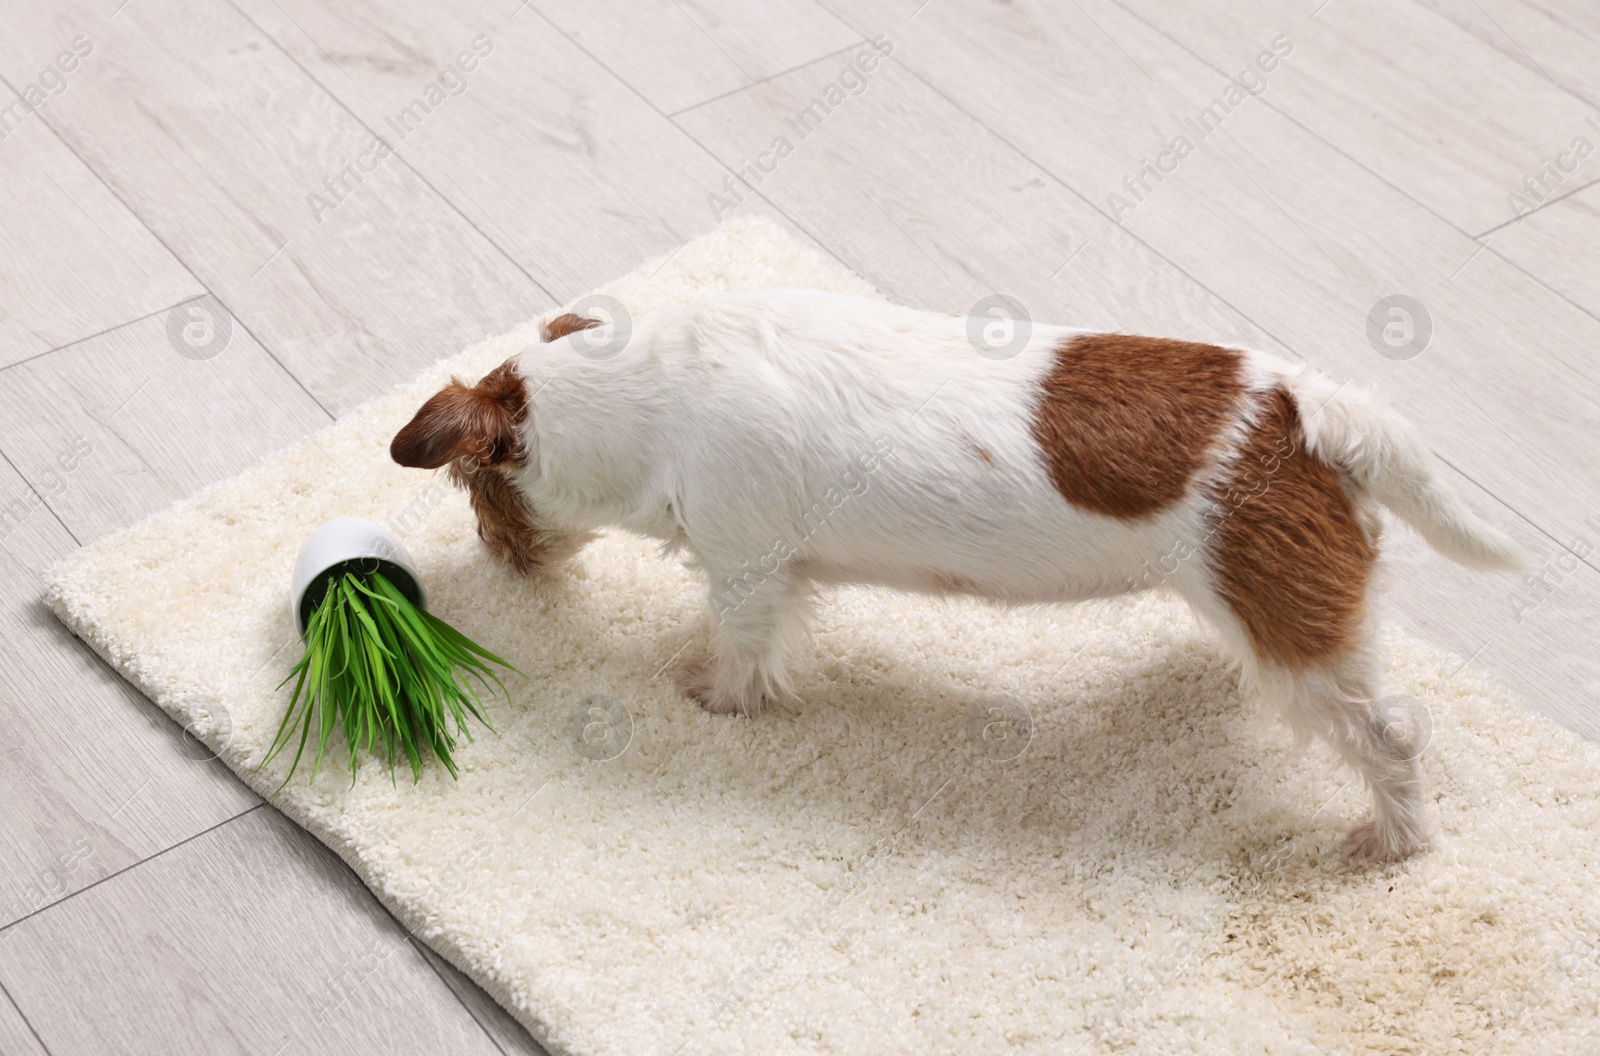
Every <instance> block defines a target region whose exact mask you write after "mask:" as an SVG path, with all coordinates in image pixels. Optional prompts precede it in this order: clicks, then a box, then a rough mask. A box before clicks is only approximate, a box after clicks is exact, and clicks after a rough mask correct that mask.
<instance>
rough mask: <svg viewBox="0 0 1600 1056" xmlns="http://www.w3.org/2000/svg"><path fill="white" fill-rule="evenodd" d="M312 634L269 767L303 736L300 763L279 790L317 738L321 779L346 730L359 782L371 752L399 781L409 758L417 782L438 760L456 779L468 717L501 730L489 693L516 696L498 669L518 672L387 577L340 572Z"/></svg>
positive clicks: (316, 613) (293, 675)
mask: <svg viewBox="0 0 1600 1056" xmlns="http://www.w3.org/2000/svg"><path fill="white" fill-rule="evenodd" d="M304 638H305V643H306V652H305V656H303V657H301V659H300V662H299V663H297V664H296V665H295V666H294V668H293V670H291V671H290V672H289V675H288V677H287V678H285V679H284V680H283V682H282V683H280V684H279V688H280V689H281V688H283V686H284V685H287V684H288V683H289V681H290V680H291V679H292V680H293V681H294V692H293V694H292V695H291V697H290V699H289V707H288V710H287V711H286V712H285V713H284V716H283V722H282V723H281V724H280V725H279V727H278V734H277V736H276V737H275V738H274V739H273V742H272V746H271V747H270V748H269V749H268V750H267V755H266V758H265V759H263V760H262V765H263V766H264V765H266V764H267V763H269V762H271V761H272V760H273V759H275V758H276V757H277V756H278V755H279V753H281V752H282V751H284V749H286V748H287V747H288V746H289V745H290V744H291V743H294V742H295V741H296V738H295V734H296V732H298V734H299V738H298V743H296V744H295V752H294V761H293V762H292V763H291V764H290V766H289V773H288V775H287V776H285V777H284V779H283V784H282V785H279V786H278V791H282V790H283V787H284V785H287V784H288V783H289V779H290V778H291V777H293V776H294V773H295V771H296V770H297V769H299V766H300V760H301V757H302V756H303V755H304V754H305V751H306V748H307V746H308V745H309V744H312V743H313V742H314V743H315V753H316V754H315V757H314V759H313V761H312V764H311V774H310V779H311V780H314V779H315V778H316V775H317V771H318V770H319V769H320V768H321V766H322V759H323V755H324V754H325V753H326V752H327V750H328V745H329V742H330V741H333V740H334V729H335V727H339V728H341V729H342V730H343V733H344V746H345V748H346V749H348V751H349V769H350V780H351V783H352V784H353V783H354V782H355V778H356V772H357V770H358V769H359V767H360V764H361V760H362V759H363V758H364V757H365V756H367V755H368V754H369V753H370V754H373V755H376V756H377V757H378V758H379V759H380V760H382V761H383V763H384V764H385V765H386V766H387V767H388V769H389V779H390V780H391V781H393V780H394V779H395V778H394V775H395V770H396V767H397V766H398V765H399V763H400V761H401V760H402V759H404V760H405V761H406V762H407V763H409V764H410V767H411V777H412V780H413V781H419V780H421V778H422V768H423V765H424V763H425V761H426V759H427V757H428V755H429V754H432V755H433V756H434V757H436V758H437V759H438V760H439V762H440V763H442V764H443V765H444V768H445V769H446V770H448V771H449V772H450V776H451V777H452V778H454V777H456V776H457V772H456V763H455V760H454V759H453V758H451V754H450V753H451V752H452V751H454V750H455V747H456V737H457V736H461V737H465V738H466V739H467V740H468V741H470V740H472V731H471V728H470V727H469V725H468V721H467V720H468V717H469V716H470V717H471V718H473V719H476V720H477V721H478V722H481V723H482V724H483V725H484V726H485V727H486V728H488V729H489V730H490V731H491V732H492V731H493V730H494V727H493V726H492V725H490V723H489V719H488V717H487V716H486V715H485V714H484V700H483V697H484V695H488V696H490V697H492V696H493V695H494V693H493V690H492V689H491V688H490V684H491V683H493V685H494V686H495V687H497V688H498V689H499V691H500V694H501V695H502V696H505V697H506V699H507V701H508V702H509V699H510V698H509V696H508V695H507V694H506V688H505V685H504V683H502V682H501V681H500V679H499V678H498V677H497V676H496V675H495V673H494V671H493V670H492V669H491V668H490V666H489V665H490V664H497V665H499V666H500V667H504V668H506V669H508V670H511V671H516V668H514V667H512V666H511V665H510V664H508V663H506V661H504V660H502V659H500V657H498V656H496V655H494V654H493V653H491V652H489V651H488V650H487V649H485V648H483V647H482V646H480V645H478V644H477V643H476V642H473V641H472V640H471V639H469V638H467V637H466V636H465V635H463V634H462V633H461V632H459V631H457V630H456V629H455V628H454V627H451V626H450V625H449V624H447V623H445V622H444V621H443V620H441V619H439V618H438V617H436V616H434V615H433V614H432V613H429V612H427V611H426V610H424V609H422V608H419V607H418V606H417V605H415V604H413V603H412V602H411V600H410V599H408V598H407V597H406V596H405V595H404V594H402V593H401V592H400V590H399V589H398V588H397V587H395V585H394V584H393V583H392V582H390V581H389V579H387V578H386V577H385V576H384V575H383V574H382V573H381V572H360V571H345V572H342V573H340V574H338V575H337V576H335V577H334V578H333V579H332V580H331V581H330V582H329V584H328V591H327V594H326V595H325V596H324V597H323V599H322V601H321V602H320V603H318V605H317V607H316V608H315V609H314V610H313V611H312V614H311V617H310V619H309V620H308V621H307V624H306V631H305V635H304ZM517 673H518V674H520V673H521V672H517ZM480 689H481V690H482V691H483V694H480V692H479V690H480ZM335 752H336V754H337V752H338V749H337V747H336V748H335ZM273 795H277V792H274V793H273Z"/></svg>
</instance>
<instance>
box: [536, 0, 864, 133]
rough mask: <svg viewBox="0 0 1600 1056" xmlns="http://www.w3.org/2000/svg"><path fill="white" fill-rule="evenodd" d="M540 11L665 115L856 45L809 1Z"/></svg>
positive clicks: (667, 2) (562, 6) (645, 1)
mask: <svg viewBox="0 0 1600 1056" xmlns="http://www.w3.org/2000/svg"><path fill="white" fill-rule="evenodd" d="M539 10H540V11H542V12H544V13H545V14H546V15H548V16H549V17H550V19H551V20H552V21H554V22H556V23H557V24H559V25H560V26H561V28H562V29H564V30H566V31H567V32H568V33H571V34H572V35H573V36H574V37H576V38H577V39H578V40H580V41H582V42H583V43H584V44H585V45H587V46H589V47H590V48H592V49H593V50H594V51H596V52H597V53H599V54H601V55H603V56H604V57H605V60H606V62H607V63H608V64H610V65H611V67H612V69H614V70H617V71H618V72H619V73H620V74H621V75H622V76H623V77H624V78H625V79H626V80H627V82H628V83H629V84H630V85H632V86H633V87H634V88H635V89H637V90H638V91H639V93H640V94H641V95H643V96H644V97H645V98H646V99H648V100H650V102H651V103H653V104H655V106H656V107H657V108H658V109H661V110H663V111H666V112H667V113H673V112H676V111H680V110H685V109H687V108H689V107H691V106H695V105H698V104H700V103H703V102H705V101H706V100H708V99H710V98H712V97H714V96H718V95H724V94H727V93H729V92H733V91H737V90H739V89H741V88H745V87H748V86H749V85H751V84H754V83H756V82H757V81H761V80H765V79H767V78H769V77H773V76H776V75H777V74H780V73H783V72H785V71H787V70H791V69H794V68H795V67H796V66H803V65H805V64H806V63H808V62H811V61H812V60H814V59H818V58H821V57H822V56H824V55H827V54H830V53H832V52H836V51H839V50H840V49H842V48H846V47H849V46H850V45H851V44H854V43H855V42H856V41H857V40H858V39H859V38H858V37H857V36H856V34H855V32H854V31H853V30H851V29H850V28H849V27H848V26H846V25H845V24H844V23H842V22H840V21H839V20H838V19H836V18H834V17H833V16H832V15H831V14H829V13H828V12H827V11H826V10H824V9H822V8H821V7H818V6H817V4H816V3H815V2H814V0H768V2H767V3H762V4H759V5H757V4H748V3H739V2H738V0H682V2H678V0H597V2H589V0H541V2H540V3H539Z"/></svg>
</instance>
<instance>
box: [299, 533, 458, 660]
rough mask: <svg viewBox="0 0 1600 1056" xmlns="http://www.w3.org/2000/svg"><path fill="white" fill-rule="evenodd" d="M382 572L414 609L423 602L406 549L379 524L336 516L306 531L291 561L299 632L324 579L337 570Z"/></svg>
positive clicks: (317, 600) (323, 590) (324, 590)
mask: <svg viewBox="0 0 1600 1056" xmlns="http://www.w3.org/2000/svg"><path fill="white" fill-rule="evenodd" d="M351 570H357V571H362V572H382V573H383V574H384V576H385V577H387V578H388V580H389V582H391V583H393V584H394V585H395V587H396V588H397V589H398V590H399V591H400V593H402V594H404V595H405V596H406V597H407V598H409V599H411V602H412V604H414V605H416V606H417V608H419V609H425V608H427V607H428V595H427V592H426V591H425V590H423V588H422V576H421V574H419V573H418V572H417V566H416V565H415V564H414V563H413V562H412V560H411V555H410V554H408V553H406V548H405V547H403V546H401V545H400V540H398V539H396V538H395V537H394V536H393V535H391V534H390V533H389V532H388V531H387V530H385V529H384V528H383V527H382V526H381V525H378V524H374V523H373V522H372V521H368V520H363V519H362V518H360V517H336V518H334V519H333V520H331V521H329V522H328V523H327V524H324V525H323V526H322V527H321V528H318V529H317V530H316V531H314V532H312V533H311V538H309V539H307V540H306V542H305V545H304V546H302V547H301V548H300V557H299V558H298V559H297V560H296V561H295V563H294V580H293V582H292V583H291V585H290V589H289V605H290V608H291V610H292V611H293V612H294V625H295V629H296V630H298V631H299V632H300V633H301V634H302V635H304V634H305V633H306V624H307V623H309V622H310V620H311V614H312V613H313V612H315V611H316V608H317V606H318V605H319V604H321V603H322V599H323V598H324V597H326V596H327V593H328V583H329V581H331V580H332V579H333V578H334V577H335V576H337V575H339V574H340V573H342V572H347V571H351Z"/></svg>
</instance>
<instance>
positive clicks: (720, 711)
mask: <svg viewBox="0 0 1600 1056" xmlns="http://www.w3.org/2000/svg"><path fill="white" fill-rule="evenodd" d="M678 686H679V688H681V689H682V690H683V692H684V693H685V694H687V695H688V696H689V697H690V699H692V700H694V701H696V702H697V703H699V705H700V706H701V707H702V708H705V709H706V710H707V711H709V712H711V714H713V715H751V714H754V713H755V711H756V710H757V709H756V708H751V707H749V706H747V705H746V703H745V702H744V701H743V700H741V699H740V698H739V697H737V696H735V695H734V694H731V693H728V692H726V691H725V690H721V689H719V688H718V687H717V661H716V659H715V658H714V657H710V656H701V657H696V658H695V659H693V660H690V661H689V662H688V663H687V664H684V665H683V669H682V670H681V671H679V672H678Z"/></svg>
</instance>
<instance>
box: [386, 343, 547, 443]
mask: <svg viewBox="0 0 1600 1056" xmlns="http://www.w3.org/2000/svg"><path fill="white" fill-rule="evenodd" d="M527 413H528V397H527V390H526V389H525V388H524V387H523V384H522V378H521V376H520V375H519V374H517V371H516V367H515V365H514V364H513V363H512V362H511V361H509V360H508V361H506V362H505V363H504V364H502V365H501V366H499V367H497V368H496V369H495V370H494V371H492V372H491V373H490V374H488V375H487V376H486V377H485V378H484V379H483V380H482V381H480V382H478V384H476V385H474V386H472V387H471V388H468V387H467V386H466V385H464V384H463V383H462V382H461V379H459V378H451V379H450V384H449V385H447V386H445V387H444V389H442V390H441V391H440V392H438V393H435V394H434V396H433V397H432V398H431V399H429V400H428V402H427V403H425V404H423V405H422V409H421V410H419V411H418V412H417V413H416V416H415V417H413V418H412V419H411V421H409V422H407V423H406V425H405V427H404V428H402V429H401V430H400V431H399V432H398V433H396V434H395V437H394V440H393V441H392V442H390V444H389V457H390V458H393V459H394V460H395V461H396V462H398V463H400V464H401V465H402V466H410V467H412V468H414V469H438V468H439V467H440V466H443V465H446V464H448V463H450V462H454V461H456V460H457V459H460V458H470V459H472V460H473V461H475V462H476V463H477V464H478V465H480V466H497V465H500V464H501V463H502V462H507V461H516V460H518V459H519V458H520V457H521V453H522V452H521V446H520V444H519V443H518V437H517V425H518V424H519V423H520V422H521V421H522V420H523V418H524V417H526V416H527Z"/></svg>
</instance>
